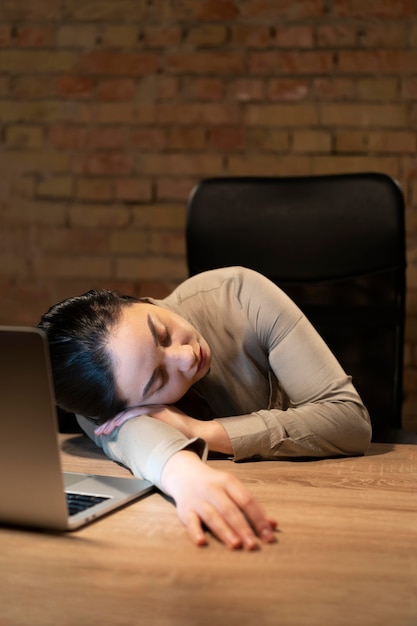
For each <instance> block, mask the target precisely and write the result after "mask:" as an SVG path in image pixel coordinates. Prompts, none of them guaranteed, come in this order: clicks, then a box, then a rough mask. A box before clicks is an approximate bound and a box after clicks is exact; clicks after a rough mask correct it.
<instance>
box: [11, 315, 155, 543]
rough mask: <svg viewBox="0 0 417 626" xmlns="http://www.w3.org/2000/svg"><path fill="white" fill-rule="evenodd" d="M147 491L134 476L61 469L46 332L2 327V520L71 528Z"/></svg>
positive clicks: (145, 486) (29, 328)
mask: <svg viewBox="0 0 417 626" xmlns="http://www.w3.org/2000/svg"><path fill="white" fill-rule="evenodd" d="M152 488H153V485H152V483H150V482H148V481H147V480H142V479H138V478H130V477H125V478H120V477H116V476H114V477H109V476H97V475H93V474H75V473H65V472H62V468H61V461H60V450H59V443H58V418H57V412H56V405H55V399H54V390H53V383H52V374H51V365H50V357H49V347H48V341H47V338H46V335H45V333H44V332H43V331H42V330H40V329H38V328H34V327H22V326H0V523H1V524H7V525H19V526H27V527H34V528H38V529H39V528H42V529H48V530H57V531H68V530H75V529H77V528H80V527H82V526H84V525H85V524H88V523H89V522H92V521H93V520H95V519H97V518H98V517H101V516H103V515H105V514H107V513H109V512H110V511H112V510H114V509H117V508H119V507H121V506H123V505H125V504H126V503H128V502H130V501H132V500H136V499H137V498H139V497H141V496H143V495H145V494H146V493H148V492H149V491H150V490H151V489H152Z"/></svg>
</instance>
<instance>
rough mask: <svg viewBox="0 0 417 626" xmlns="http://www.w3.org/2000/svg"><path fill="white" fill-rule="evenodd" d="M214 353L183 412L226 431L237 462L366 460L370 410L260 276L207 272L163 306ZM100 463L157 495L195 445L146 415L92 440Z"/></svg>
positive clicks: (89, 427) (309, 329) (86, 425)
mask: <svg viewBox="0 0 417 626" xmlns="http://www.w3.org/2000/svg"><path fill="white" fill-rule="evenodd" d="M148 301H149V302H152V303H154V304H156V305H159V306H161V307H164V308H167V309H170V310H172V311H174V312H175V313H178V314H179V315H181V316H183V317H184V318H185V319H187V320H188V321H189V322H190V323H191V324H193V326H195V327H196V328H197V329H198V330H199V332H200V333H201V334H202V335H203V337H204V338H205V339H206V341H207V342H208V344H209V345H210V348H211V351H212V364H211V369H210V372H209V373H208V374H207V375H206V376H205V377H204V378H203V379H202V380H201V381H199V382H198V383H197V384H196V385H194V386H193V387H192V388H191V390H190V392H189V393H188V394H187V396H186V397H185V398H184V400H183V401H182V402H181V403H180V406H181V408H182V409H183V410H185V411H186V412H187V413H188V414H189V415H192V416H193V417H196V418H200V419H217V420H218V421H219V422H221V424H222V426H223V427H224V428H225V429H226V431H227V433H228V435H229V437H230V440H231V443H232V446H233V452H234V456H233V458H234V460H236V461H240V460H243V459H254V458H256V459H284V458H285V459H288V458H296V457H298V458H300V457H328V456H339V455H357V454H363V453H364V452H365V451H366V449H367V448H368V445H369V443H370V439H371V426H370V419H369V415H368V412H367V410H366V409H365V407H364V406H363V403H362V401H361V399H360V397H359V395H358V393H357V392H356V390H355V388H354V387H353V385H352V381H351V378H350V376H348V375H347V374H346V373H345V372H344V371H343V369H342V367H341V366H340V364H339V363H338V361H337V360H336V358H335V357H334V356H333V354H332V353H331V352H330V350H329V348H328V347H327V346H326V344H325V343H324V341H323V340H322V339H321V337H320V336H319V335H318V333H317V332H316V330H315V329H314V328H313V326H312V325H311V324H310V322H309V321H308V320H307V319H306V317H305V316H304V315H303V314H302V312H301V311H300V310H299V309H298V307H297V306H296V305H295V304H294V303H293V302H292V301H291V300H290V299H289V298H288V296H286V295H285V294H284V292H283V291H282V290H280V289H279V288H278V287H277V286H276V285H274V284H273V283H272V282H270V281H269V280H268V279H266V278H265V277H263V276H261V275H260V274H258V273H256V272H254V271H252V270H248V269H245V268H242V267H230V268H225V269H219V270H212V271H210V272H205V273H202V274H199V275H198V276H194V277H193V278H190V279H188V280H186V281H185V282H184V283H182V284H181V285H180V286H179V287H178V288H177V289H176V290H175V291H174V292H173V293H172V294H170V295H169V296H168V297H167V298H165V299H164V300H152V299H148ZM77 418H78V421H79V423H80V425H81V427H82V428H83V429H84V430H85V431H86V432H87V434H88V435H89V436H90V437H92V438H93V439H94V440H95V442H96V444H97V445H99V446H101V447H102V448H103V449H104V451H105V452H106V454H107V455H108V456H109V457H110V458H112V459H114V460H115V461H118V462H120V463H123V464H124V465H126V466H127V467H129V468H130V469H131V471H132V472H133V474H134V475H137V476H143V477H145V478H147V479H149V480H151V481H152V482H153V483H154V484H155V485H157V486H158V487H160V486H161V483H160V478H161V472H162V469H163V467H164V464H165V463H166V461H167V460H168V459H169V458H170V456H171V455H172V454H174V453H175V452H177V451H178V450H181V449H184V448H187V447H192V448H194V449H195V450H196V452H197V453H198V454H200V455H201V456H204V454H205V445H204V442H202V441H201V440H188V439H187V438H186V437H184V436H183V435H182V434H181V433H180V432H179V431H177V430H176V429H175V428H173V427H171V426H169V425H167V424H164V423H162V422H159V421H158V420H156V419H153V418H151V417H149V416H146V415H143V416H140V417H135V418H133V419H131V420H130V421H128V422H126V423H125V424H123V425H122V426H121V427H120V428H119V429H118V430H116V431H114V432H113V433H112V434H111V435H108V436H105V435H102V436H100V437H96V436H95V435H94V432H93V430H94V425H93V424H92V423H91V422H89V421H88V420H87V419H86V418H84V417H82V416H77Z"/></svg>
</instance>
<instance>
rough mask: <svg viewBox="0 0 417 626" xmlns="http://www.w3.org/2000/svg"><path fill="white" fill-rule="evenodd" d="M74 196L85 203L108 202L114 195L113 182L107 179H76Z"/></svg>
mask: <svg viewBox="0 0 417 626" xmlns="http://www.w3.org/2000/svg"><path fill="white" fill-rule="evenodd" d="M75 195H76V198H78V199H79V200H84V201H85V202H110V201H111V200H112V199H113V195H114V186H113V182H112V180H111V179H109V178H88V177H86V178H77V180H76V192H75Z"/></svg>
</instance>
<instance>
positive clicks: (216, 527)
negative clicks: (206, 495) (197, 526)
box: [199, 502, 257, 550]
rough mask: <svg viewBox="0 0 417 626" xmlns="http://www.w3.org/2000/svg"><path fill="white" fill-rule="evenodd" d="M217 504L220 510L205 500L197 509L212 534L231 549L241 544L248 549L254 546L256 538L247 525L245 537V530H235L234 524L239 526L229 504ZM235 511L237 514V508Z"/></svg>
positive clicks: (239, 546) (255, 545)
mask: <svg viewBox="0 0 417 626" xmlns="http://www.w3.org/2000/svg"><path fill="white" fill-rule="evenodd" d="M218 506H219V507H220V509H221V510H219V509H218V508H217V506H213V505H212V504H210V503H207V502H206V503H204V507H202V508H201V510H200V511H199V514H200V517H201V519H202V520H203V522H204V524H205V525H206V526H207V528H208V529H209V530H210V531H211V532H212V533H213V535H214V536H215V537H217V539H219V540H220V541H221V542H222V543H224V544H225V545H226V546H227V547H228V548H231V549H232V550H234V549H236V548H241V547H242V546H243V545H245V547H247V548H249V549H254V548H256V547H257V540H256V537H255V536H254V535H253V532H252V531H251V529H250V528H249V526H248V527H247V537H246V535H245V532H243V533H241V534H240V533H239V532H236V530H235V528H234V526H239V524H236V521H235V520H234V515H233V514H232V513H231V511H230V505H227V506H226V507H225V506H222V505H218ZM227 509H229V511H228V510H227ZM236 513H237V514H238V511H237V509H236V510H235V514H236ZM245 537H246V541H245Z"/></svg>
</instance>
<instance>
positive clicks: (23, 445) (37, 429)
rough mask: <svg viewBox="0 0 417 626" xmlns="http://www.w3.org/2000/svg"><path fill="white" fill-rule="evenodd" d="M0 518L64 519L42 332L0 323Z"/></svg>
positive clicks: (46, 523)
mask: <svg viewBox="0 0 417 626" xmlns="http://www.w3.org/2000/svg"><path fill="white" fill-rule="evenodd" d="M0 424H1V431H0V432H1V436H0V476H1V480H0V521H1V522H3V523H4V522H10V523H14V522H18V523H24V522H25V518H26V517H28V519H27V522H28V523H29V524H35V525H39V526H43V527H45V528H48V527H53V528H57V526H61V527H62V528H64V527H65V526H66V525H67V506H66V501H65V494H64V489H63V478H62V472H61V464H60V458H59V448H58V445H57V418H56V409H55V402H54V392H53V385H52V377H51V370H50V363H49V348H48V345H47V339H46V337H45V335H44V333H43V332H42V331H41V330H39V329H37V328H32V327H21V326H19V327H13V326H11V327H10V326H0Z"/></svg>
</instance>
